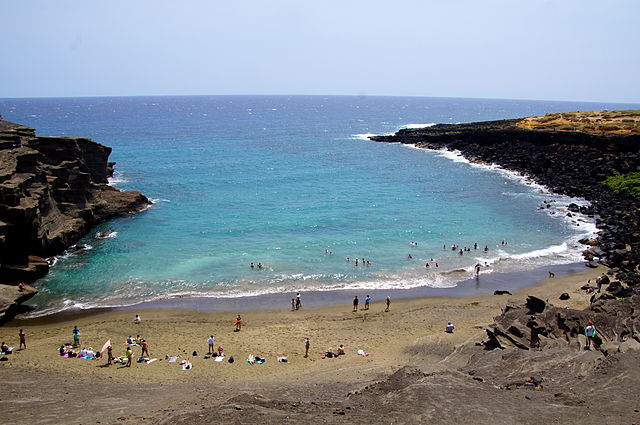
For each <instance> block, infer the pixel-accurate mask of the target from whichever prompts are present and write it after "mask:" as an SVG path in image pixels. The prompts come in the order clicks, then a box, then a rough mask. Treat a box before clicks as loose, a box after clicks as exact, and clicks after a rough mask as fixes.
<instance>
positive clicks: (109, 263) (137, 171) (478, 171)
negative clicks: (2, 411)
mask: <svg viewBox="0 0 640 425" xmlns="http://www.w3.org/2000/svg"><path fill="white" fill-rule="evenodd" d="M630 106H632V105H610V104H608V105H605V104H585V103H563V102H534V101H506V100H471V99H433V98H400V97H337V96H336V97H322V96H308V97H306V96H255V97H254V96H202V97H137V98H77V99H73V98H69V99H3V100H0V112H2V113H3V115H4V117H5V119H7V120H10V121H15V122H20V123H23V124H26V125H29V126H32V127H35V128H36V129H37V131H38V134H40V135H48V136H71V135H73V136H85V137H91V138H93V139H95V140H96V141H99V142H101V143H103V144H106V145H109V146H111V147H113V153H112V156H111V160H114V161H117V162H118V165H117V166H116V170H117V174H116V176H115V177H116V178H115V179H114V181H113V183H112V184H114V185H115V186H116V187H118V188H121V189H138V190H141V191H142V192H143V193H145V194H146V195H147V196H149V197H150V198H152V199H153V200H154V202H155V204H154V205H153V206H152V207H151V208H150V209H148V210H147V211H145V212H143V213H141V214H138V215H135V216H129V217H124V218H120V219H116V220H113V221H110V222H108V223H104V224H101V225H100V226H98V227H97V228H96V229H94V230H93V231H92V232H91V233H90V234H89V235H88V236H87V237H86V238H85V239H84V240H83V242H84V243H87V244H89V245H91V246H92V249H91V250H89V251H88V252H85V253H83V254H76V255H66V256H62V257H61V258H60V259H59V260H58V262H57V264H56V266H55V267H54V268H53V269H52V270H51V272H50V274H49V275H48V276H47V277H46V278H45V279H43V280H42V281H41V282H39V289H40V291H41V292H40V294H38V295H37V296H36V297H35V298H34V300H33V303H34V304H36V305H37V306H38V307H39V312H40V313H50V312H53V311H58V310H61V309H65V308H70V307H95V306H114V305H125V304H131V303H136V302H140V301H143V300H150V299H156V298H163V297H169V296H176V295H205V296H243V295H254V294H259V293H267V292H280V291H291V290H313V289H316V290H323V289H336V288H380V289H382V288H405V287H415V286H420V285H427V286H439V287H446V286H453V285H455V282H457V281H459V280H461V279H464V278H466V277H468V276H470V275H471V273H472V268H473V265H474V264H476V263H478V262H481V263H482V264H484V263H485V262H486V263H487V267H485V268H483V273H491V272H493V271H501V270H505V271H506V270H514V269H522V268H532V267H535V266H538V265H541V264H546V263H563V262H572V261H576V260H577V259H579V255H577V251H578V249H579V247H578V246H577V245H576V244H575V243H574V241H575V240H576V239H578V238H579V237H580V235H584V234H586V233H589V232H591V231H593V230H594V228H593V226H592V225H591V224H590V223H588V220H585V221H581V222H576V221H574V222H571V221H570V220H569V219H567V218H566V217H564V212H563V211H562V210H561V208H559V207H560V206H561V205H566V203H567V202H569V200H568V199H565V198H563V197H559V196H555V195H552V194H548V193H542V192H544V191H542V190H541V188H539V187H535V186H531V185H527V184H525V183H524V180H523V179H522V178H518V177H517V176H514V175H511V174H509V173H504V172H501V171H499V170H495V169H491V168H490V167H480V166H474V165H470V164H468V163H466V162H464V161H462V160H461V159H460V158H458V157H456V156H455V155H454V154H452V153H443V152H431V151H424V150H419V149H414V148H411V147H407V146H401V145H397V144H383V143H374V142H371V141H368V140H366V137H365V136H363V135H366V134H382V133H391V132H394V131H396V130H398V129H399V128H402V127H404V126H407V125H411V124H414V125H415V124H423V125H426V124H429V123H439V122H444V123H454V122H468V121H478V120H490V119H502V118H514V117H522V116H529V115H536V114H543V113H546V112H553V111H574V110H590V109H614V108H618V109H620V108H629V107H630ZM635 107H636V108H637V106H635ZM544 200H553V201H554V205H555V206H557V208H555V207H554V208H550V209H545V210H541V209H539V208H538V206H539V205H540V203H541V202H543V201H544ZM578 224H579V225H578ZM103 231H108V232H116V233H115V234H114V235H115V237H114V238H109V239H103V240H98V239H97V238H96V237H95V235H96V233H98V232H103ZM503 240H506V241H507V242H508V245H502V244H501V242H502V241H503ZM411 242H417V243H418V245H417V246H411V244H410V243H411ZM474 243H478V244H479V245H480V247H484V246H485V245H487V246H488V247H489V252H488V253H486V254H485V253H484V252H482V250H472V251H471V252H467V253H465V255H463V256H460V255H458V254H457V253H454V252H452V251H451V250H450V249H449V248H447V249H443V245H446V246H447V247H448V246H450V245H451V244H459V245H460V246H461V247H464V246H468V247H473V244H474ZM325 250H329V251H331V252H332V253H331V254H327V253H325ZM409 254H411V255H412V257H413V259H411V260H409V259H408V255H409ZM347 257H349V258H350V259H354V258H360V259H362V258H365V259H366V260H368V261H369V262H370V263H371V264H370V265H369V266H362V263H361V262H360V263H359V265H358V266H357V267H356V266H355V264H354V262H353V261H349V262H347V261H346V258H347ZM432 258H433V260H432ZM251 262H254V263H255V264H257V263H258V262H261V263H263V264H264V265H265V266H264V268H263V269H258V268H254V269H251V268H250V267H249V264H250V263H251ZM426 262H429V263H430V265H431V267H430V268H429V269H426V268H425V263H426ZM435 262H438V263H439V267H438V269H436V268H435Z"/></svg>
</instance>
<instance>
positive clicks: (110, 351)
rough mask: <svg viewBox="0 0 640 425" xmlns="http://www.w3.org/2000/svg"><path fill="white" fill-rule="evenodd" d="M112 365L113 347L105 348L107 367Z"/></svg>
mask: <svg viewBox="0 0 640 425" xmlns="http://www.w3.org/2000/svg"><path fill="white" fill-rule="evenodd" d="M112 364H113V347H111V346H110V345H109V346H108V347H107V366H111V365H112Z"/></svg>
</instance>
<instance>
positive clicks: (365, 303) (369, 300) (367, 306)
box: [364, 295, 371, 310]
mask: <svg viewBox="0 0 640 425" xmlns="http://www.w3.org/2000/svg"><path fill="white" fill-rule="evenodd" d="M369 304H371V297H370V296H369V295H367V297H366V298H365V299H364V309H365V310H369Z"/></svg>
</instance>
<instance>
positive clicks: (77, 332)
mask: <svg viewBox="0 0 640 425" xmlns="http://www.w3.org/2000/svg"><path fill="white" fill-rule="evenodd" d="M71 333H72V334H73V346H74V347H79V346H80V329H78V327H77V326H74V327H73V330H72V331H71Z"/></svg>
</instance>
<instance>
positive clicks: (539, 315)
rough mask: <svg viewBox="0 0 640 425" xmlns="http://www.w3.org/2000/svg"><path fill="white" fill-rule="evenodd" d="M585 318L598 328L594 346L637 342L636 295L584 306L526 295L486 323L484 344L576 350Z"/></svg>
mask: <svg viewBox="0 0 640 425" xmlns="http://www.w3.org/2000/svg"><path fill="white" fill-rule="evenodd" d="M588 321H593V322H594V324H595V326H596V328H597V329H598V336H597V338H595V340H594V343H595V347H594V348H596V349H601V347H603V346H604V345H605V344H608V345H607V346H606V347H605V348H607V347H608V349H611V347H613V346H618V345H620V344H622V343H625V342H626V341H632V340H633V341H632V342H640V341H638V339H640V338H639V337H638V329H640V296H638V295H635V296H632V297H628V298H625V299H620V300H610V301H608V302H598V303H596V304H594V305H593V306H592V307H591V308H590V309H586V310H572V309H567V308H560V307H555V306H553V305H550V304H548V303H547V302H545V301H543V300H541V299H540V298H537V297H533V296H529V297H528V298H527V300H526V302H525V303H519V304H509V305H507V306H506V307H505V308H504V310H503V313H502V314H501V315H500V316H498V317H496V318H495V323H494V324H492V325H491V326H489V327H487V329H486V332H487V337H488V339H487V341H486V342H485V347H486V348H487V349H489V350H492V349H496V348H519V349H524V350H537V349H550V348H565V347H572V348H575V349H577V350H580V349H582V347H583V345H584V342H585V340H584V338H583V335H584V329H585V326H586V324H587V322H588Z"/></svg>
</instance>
